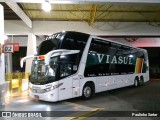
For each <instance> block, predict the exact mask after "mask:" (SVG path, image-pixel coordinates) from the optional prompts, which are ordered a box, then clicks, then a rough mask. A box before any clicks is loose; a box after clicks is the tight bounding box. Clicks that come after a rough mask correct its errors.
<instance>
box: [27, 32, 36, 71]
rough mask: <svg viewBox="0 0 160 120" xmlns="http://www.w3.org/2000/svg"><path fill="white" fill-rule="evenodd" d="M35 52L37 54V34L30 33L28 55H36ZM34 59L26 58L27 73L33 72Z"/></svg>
mask: <svg viewBox="0 0 160 120" xmlns="http://www.w3.org/2000/svg"><path fill="white" fill-rule="evenodd" d="M34 54H36V36H35V35H33V34H32V33H30V34H29V35H28V42H27V55H26V56H30V55H34ZM32 60H33V59H28V60H26V69H25V72H26V73H30V72H31V64H32Z"/></svg>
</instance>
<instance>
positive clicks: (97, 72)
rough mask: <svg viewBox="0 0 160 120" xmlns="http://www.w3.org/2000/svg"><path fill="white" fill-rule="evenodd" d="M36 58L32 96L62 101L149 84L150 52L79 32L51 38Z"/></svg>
mask: <svg viewBox="0 0 160 120" xmlns="http://www.w3.org/2000/svg"><path fill="white" fill-rule="evenodd" d="M30 57H33V62H32V68H31V75H30V78H29V95H30V96H31V97H33V98H36V99H39V100H44V101H53V102H55V101H60V100H65V99H69V98H75V97H79V96H82V97H83V98H84V99H89V98H91V97H92V96H94V95H95V93H98V92H102V91H107V90H111V89H116V88H121V87H126V86H131V85H133V86H135V87H137V86H141V85H143V84H144V83H145V82H147V81H148V80H149V62H148V55H147V51H146V50H144V49H140V48H134V47H131V46H128V45H124V44H121V43H118V42H115V41H112V40H108V39H103V38H99V37H96V36H92V35H89V34H85V33H79V32H71V31H68V32H60V33H56V34H53V35H51V36H48V37H47V38H46V39H45V41H43V42H42V43H41V44H40V45H39V47H38V51H37V55H35V56H27V57H25V58H23V59H22V61H21V66H23V61H24V60H25V59H27V58H30Z"/></svg>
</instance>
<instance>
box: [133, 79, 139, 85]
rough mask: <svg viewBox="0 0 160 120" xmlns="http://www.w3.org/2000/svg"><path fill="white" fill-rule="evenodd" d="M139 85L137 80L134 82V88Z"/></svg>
mask: <svg viewBox="0 0 160 120" xmlns="http://www.w3.org/2000/svg"><path fill="white" fill-rule="evenodd" d="M138 85H139V83H138V79H135V80H134V87H138Z"/></svg>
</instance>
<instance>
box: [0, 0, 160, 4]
mask: <svg viewBox="0 0 160 120" xmlns="http://www.w3.org/2000/svg"><path fill="white" fill-rule="evenodd" d="M5 1H6V0H0V2H5ZM12 1H13V2H18V3H43V2H45V0H12ZM49 1H50V3H55V4H96V3H146V4H149V3H156V4H159V3H160V0H49Z"/></svg>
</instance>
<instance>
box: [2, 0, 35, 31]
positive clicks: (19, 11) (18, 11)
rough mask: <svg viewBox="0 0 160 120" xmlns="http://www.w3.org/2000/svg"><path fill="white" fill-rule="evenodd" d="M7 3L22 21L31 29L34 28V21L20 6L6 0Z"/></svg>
mask: <svg viewBox="0 0 160 120" xmlns="http://www.w3.org/2000/svg"><path fill="white" fill-rule="evenodd" d="M5 3H6V4H7V5H8V6H9V7H10V8H11V9H12V10H13V11H14V12H15V13H16V14H17V15H18V16H19V17H20V18H21V19H22V21H23V22H24V23H25V24H26V25H27V26H28V27H29V28H32V21H31V20H30V19H29V17H28V16H27V15H26V14H25V13H24V12H23V10H22V9H21V8H20V7H19V6H18V4H17V3H15V2H13V0H12V1H11V0H5Z"/></svg>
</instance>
